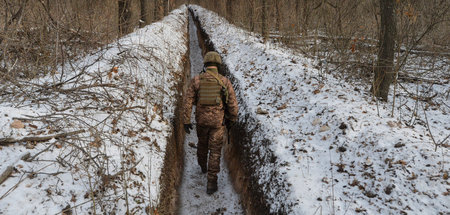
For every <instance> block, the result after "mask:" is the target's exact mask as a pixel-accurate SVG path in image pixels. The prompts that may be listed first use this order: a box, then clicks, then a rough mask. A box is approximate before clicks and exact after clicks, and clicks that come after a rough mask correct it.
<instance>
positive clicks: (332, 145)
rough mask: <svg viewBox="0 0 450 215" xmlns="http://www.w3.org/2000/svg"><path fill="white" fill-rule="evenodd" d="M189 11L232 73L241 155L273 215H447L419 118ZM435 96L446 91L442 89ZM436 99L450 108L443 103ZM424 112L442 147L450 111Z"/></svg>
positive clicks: (442, 183) (443, 179)
mask: <svg viewBox="0 0 450 215" xmlns="http://www.w3.org/2000/svg"><path fill="white" fill-rule="evenodd" d="M190 8H191V9H193V10H194V12H195V15H196V16H197V17H198V18H199V20H200V22H201V26H202V27H203V28H204V30H205V31H206V33H207V34H208V35H209V37H210V40H211V42H212V43H213V44H214V46H215V49H216V51H218V52H219V53H220V54H221V56H222V57H223V59H224V63H225V64H226V65H227V66H228V68H229V70H230V79H231V80H232V82H233V84H234V86H235V89H236V92H237V95H238V98H239V105H240V114H239V123H240V124H241V125H245V126H246V130H247V131H251V132H252V134H253V135H252V140H251V142H250V143H248V144H249V145H248V146H246V147H247V149H248V150H249V151H250V153H249V154H248V156H249V157H250V159H251V160H252V163H251V164H250V165H251V166H252V167H254V168H253V169H255V170H257V171H256V172H255V174H256V177H258V178H259V181H258V183H259V184H260V185H261V186H260V187H261V189H262V192H263V193H264V195H265V199H266V200H267V201H268V204H269V207H270V210H271V211H270V212H271V213H289V214H345V213H348V214H353V213H364V214H392V213H393V214H396V213H408V214H439V213H443V214H445V213H448V212H449V211H450V209H449V204H448V203H449V202H450V197H449V196H448V195H449V193H448V190H449V189H450V187H449V182H448V170H449V169H448V156H449V151H448V148H447V147H445V146H444V147H438V148H437V151H435V145H434V144H433V143H432V140H431V138H430V135H429V132H428V131H427V128H426V126H425V125H426V123H424V122H425V119H424V114H421V115H418V114H419V113H418V112H417V111H416V113H412V111H409V112H408V111H407V110H405V107H398V105H397V106H396V111H397V112H399V111H400V112H402V113H403V114H407V115H411V116H414V118H415V119H416V122H415V123H413V124H409V123H408V122H406V120H405V117H404V116H403V117H402V115H401V114H396V115H394V117H391V116H390V114H391V110H392V107H391V105H392V104H391V103H381V102H378V103H377V102H375V101H373V99H372V97H371V96H370V95H369V94H368V93H367V91H368V89H365V88H367V86H356V87H355V86H352V85H350V84H349V83H346V82H344V81H342V80H339V79H337V78H335V77H334V76H333V75H328V76H325V77H324V76H322V75H321V74H320V73H319V71H318V69H317V66H316V64H315V62H314V61H312V60H310V59H307V58H306V57H304V56H301V55H299V54H295V53H294V52H293V51H290V50H288V49H286V48H284V47H281V46H279V45H277V44H273V43H270V42H266V43H263V42H262V40H261V39H260V38H258V37H255V36H253V35H252V34H250V33H248V32H246V31H244V30H242V29H239V28H236V27H234V26H232V25H230V24H228V22H227V21H226V20H225V19H223V18H221V17H219V16H217V14H215V13H213V12H210V11H207V10H205V9H203V8H201V7H199V6H195V5H193V6H190ZM439 88H441V89H439ZM436 89H438V90H443V91H448V89H449V84H448V82H447V83H444V85H443V86H441V87H436ZM446 89H447V90H446ZM444 93H445V92H443V93H442V94H444ZM441 99H442V97H441ZM443 99H444V100H446V101H447V103H448V96H447V97H446V98H445V97H443ZM390 101H392V96H391V97H390ZM411 102H412V103H413V101H410V100H409V101H408V105H410V104H411ZM413 104H414V103H413ZM423 109H424V108H422V107H421V105H419V109H418V110H420V112H423V111H424V110H423ZM425 110H426V114H427V116H428V121H432V125H431V127H432V132H433V136H434V139H435V140H437V141H443V140H444V139H445V138H446V136H447V135H448V134H449V127H448V125H449V124H450V118H449V117H448V112H449V107H448V106H447V107H444V106H440V107H439V109H435V110H433V111H430V110H428V109H426V108H425ZM265 111H267V114H263V113H264V112H265ZM433 124H434V125H433ZM448 142H449V140H448V139H447V140H446V141H445V142H443V144H448ZM272 158H275V159H274V160H275V162H270V161H271V160H272ZM446 175H447V176H446Z"/></svg>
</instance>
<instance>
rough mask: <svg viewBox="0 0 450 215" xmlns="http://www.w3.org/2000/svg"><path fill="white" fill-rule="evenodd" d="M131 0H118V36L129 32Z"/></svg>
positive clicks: (130, 27)
mask: <svg viewBox="0 0 450 215" xmlns="http://www.w3.org/2000/svg"><path fill="white" fill-rule="evenodd" d="M130 1H131V0H119V36H123V35H125V34H128V33H130V32H131V29H132V26H131V8H130V3H131V2H130Z"/></svg>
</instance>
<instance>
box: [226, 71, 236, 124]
mask: <svg viewBox="0 0 450 215" xmlns="http://www.w3.org/2000/svg"><path fill="white" fill-rule="evenodd" d="M225 85H226V87H227V89H228V104H227V115H228V116H227V117H228V119H229V120H231V121H233V122H235V121H236V120H237V115H238V111H239V107H238V102H237V99H236V93H235V92H234V89H233V85H232V84H231V82H230V80H228V79H227V80H226V82H225Z"/></svg>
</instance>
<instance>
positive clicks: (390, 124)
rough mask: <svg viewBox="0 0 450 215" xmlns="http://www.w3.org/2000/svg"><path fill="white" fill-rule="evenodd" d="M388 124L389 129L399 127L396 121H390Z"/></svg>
mask: <svg viewBox="0 0 450 215" xmlns="http://www.w3.org/2000/svg"><path fill="white" fill-rule="evenodd" d="M387 124H388V125H389V127H391V128H393V127H395V126H397V123H395V122H394V121H388V122H387Z"/></svg>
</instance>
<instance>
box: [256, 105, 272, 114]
mask: <svg viewBox="0 0 450 215" xmlns="http://www.w3.org/2000/svg"><path fill="white" fill-rule="evenodd" d="M256 113H257V114H268V113H269V112H267V110H263V109H262V108H261V107H258V109H256Z"/></svg>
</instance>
